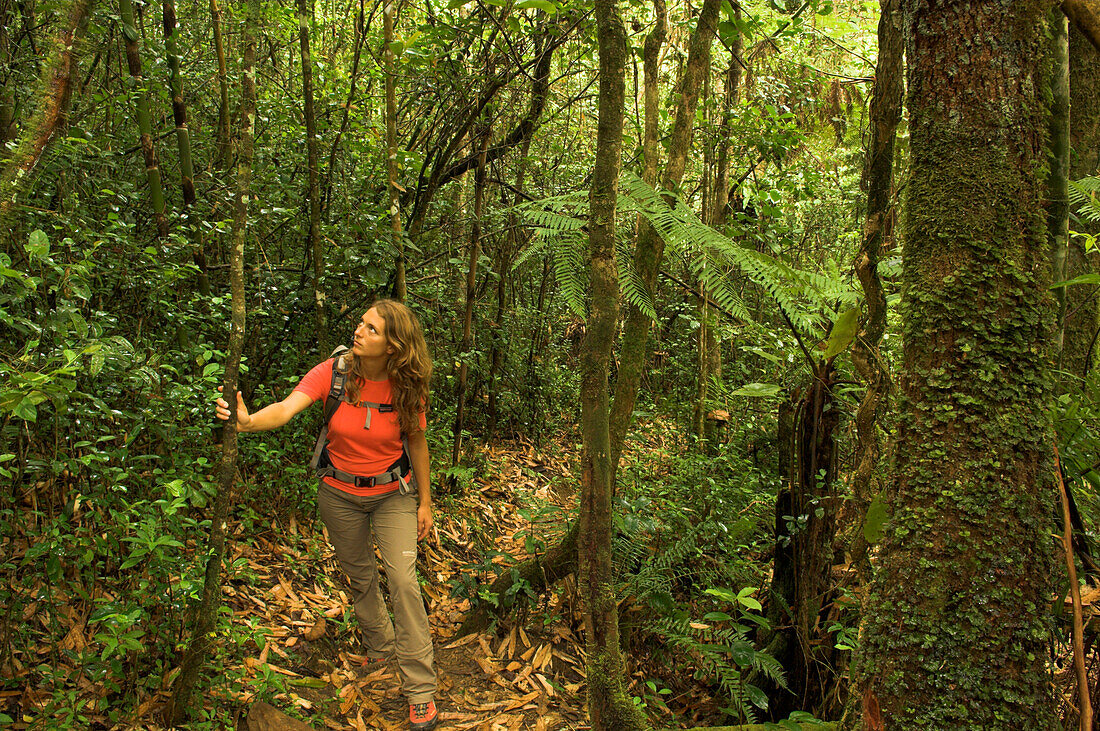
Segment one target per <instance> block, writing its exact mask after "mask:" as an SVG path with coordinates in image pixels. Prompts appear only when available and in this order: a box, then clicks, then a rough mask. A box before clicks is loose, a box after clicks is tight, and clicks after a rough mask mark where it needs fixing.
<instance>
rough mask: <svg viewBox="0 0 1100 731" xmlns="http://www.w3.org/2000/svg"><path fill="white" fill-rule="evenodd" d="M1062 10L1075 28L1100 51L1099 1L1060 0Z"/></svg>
mask: <svg viewBox="0 0 1100 731" xmlns="http://www.w3.org/2000/svg"><path fill="white" fill-rule="evenodd" d="M1062 12H1063V13H1065V14H1066V17H1067V18H1069V22H1071V23H1073V24H1074V25H1075V26H1077V30H1079V31H1081V32H1082V33H1084V34H1085V37H1086V38H1088V39H1089V42H1090V43H1092V45H1093V46H1094V47H1095V48H1096V50H1098V51H1100V2H1098V0H1062Z"/></svg>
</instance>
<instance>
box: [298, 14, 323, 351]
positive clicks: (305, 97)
mask: <svg viewBox="0 0 1100 731" xmlns="http://www.w3.org/2000/svg"><path fill="white" fill-rule="evenodd" d="M312 18H313V3H312V0H298V44H299V46H300V47H301V50H302V116H303V117H304V118H305V122H306V156H307V160H308V163H307V164H308V165H309V250H310V253H311V254H312V257H313V318H314V322H315V323H316V326H317V332H316V336H317V342H318V345H319V346H320V350H321V352H322V353H327V352H328V317H327V316H326V307H325V289H324V277H325V249H324V246H323V244H322V243H321V184H320V170H319V166H320V159H319V158H320V151H319V149H318V148H319V147H320V145H319V142H318V140H317V121H316V118H315V115H314V109H313V56H312V55H311V53H310V50H309V29H310V24H311V23H310V21H311V20H312Z"/></svg>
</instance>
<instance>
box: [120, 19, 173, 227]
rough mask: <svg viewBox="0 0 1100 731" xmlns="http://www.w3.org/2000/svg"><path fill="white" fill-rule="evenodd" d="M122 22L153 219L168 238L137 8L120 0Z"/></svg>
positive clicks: (127, 66)
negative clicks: (136, 15) (142, 62)
mask: <svg viewBox="0 0 1100 731" xmlns="http://www.w3.org/2000/svg"><path fill="white" fill-rule="evenodd" d="M119 13H120V16H121V20H122V36H123V38H124V39H125V47H126V69H127V71H128V72H129V74H130V80H131V82H132V83H133V94H134V106H135V108H136V110H137V123H138V138H139V139H140V141H141V156H142V159H143V160H144V161H145V177H146V179H147V180H148V183H149V199H150V202H151V203H152V205H153V219H154V220H155V221H156V225H157V236H158V237H159V238H164V237H165V236H167V235H168V218H167V217H166V216H165V215H164V186H163V185H162V184H161V177H160V166H159V165H158V164H157V153H156V148H154V147H153V121H152V117H151V115H150V114H149V90H148V89H146V88H145V75H144V72H143V71H142V70H141V36H140V35H139V33H138V26H137V23H136V22H135V21H134V5H133V2H131V0H119Z"/></svg>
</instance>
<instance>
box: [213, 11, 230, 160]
mask: <svg viewBox="0 0 1100 731" xmlns="http://www.w3.org/2000/svg"><path fill="white" fill-rule="evenodd" d="M210 25H211V27H212V28H213V30H214V56H215V58H216V59H217V62H218V138H217V144H216V146H215V148H214V167H215V168H217V169H219V170H225V169H226V168H228V167H229V158H230V157H231V155H232V153H233V150H232V146H233V142H232V139H231V138H230V136H229V72H228V70H227V67H226V63H225V40H224V39H223V38H222V11H221V7H219V5H218V0H210Z"/></svg>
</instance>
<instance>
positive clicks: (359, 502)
mask: <svg viewBox="0 0 1100 731" xmlns="http://www.w3.org/2000/svg"><path fill="white" fill-rule="evenodd" d="M363 500H364V498H358V497H356V496H355V495H349V494H347V493H345V492H341V491H340V490H337V489H336V488H334V487H332V486H330V485H326V484H324V483H323V482H322V483H321V486H320V487H319V488H318V489H317V507H318V510H319V512H320V513H321V520H322V521H324V524H325V527H326V528H327V529H328V537H329V540H330V541H331V542H332V547H333V548H334V549H335V550H336V558H337V560H338V561H339V562H340V567H341V568H342V569H343V570H344V573H345V574H347V576H348V583H349V584H350V585H351V591H352V602H353V606H354V607H355V616H356V617H357V618H358V620H359V627H360V629H361V630H362V631H363V648H364V650H365V651H366V654H367V655H368V656H369V657H373V658H388V657H391V656H392V655H393V652H394V633H393V622H391V621H390V613H389V611H388V610H387V609H386V603H385V601H384V600H383V599H382V589H381V587H380V586H379V582H378V560H377V559H376V558H375V557H374V542H373V541H372V540H371V514H370V508H369V506H367V505H364V504H363Z"/></svg>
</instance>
